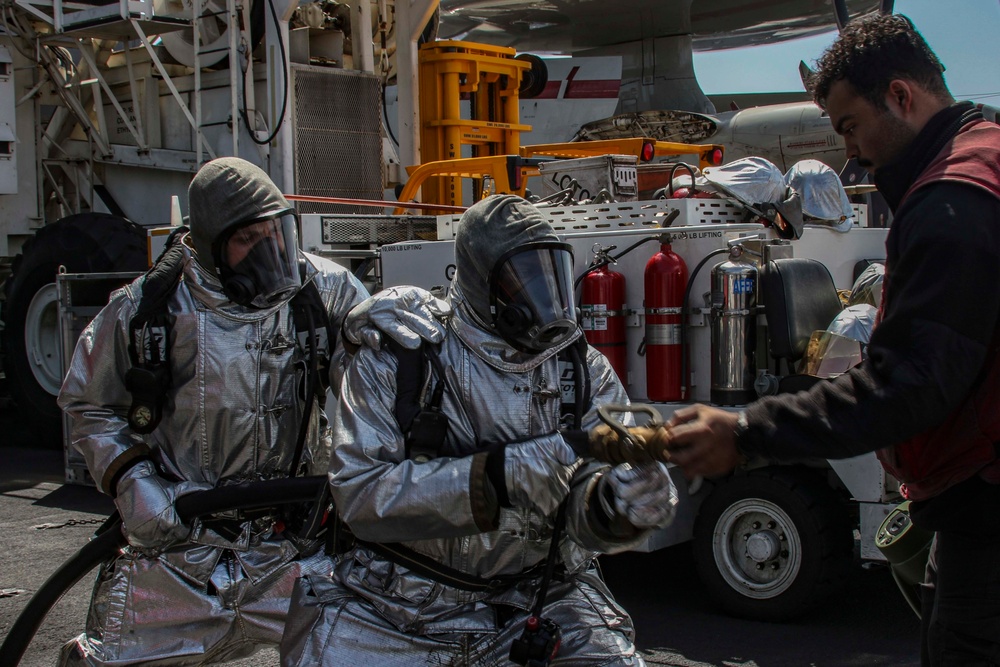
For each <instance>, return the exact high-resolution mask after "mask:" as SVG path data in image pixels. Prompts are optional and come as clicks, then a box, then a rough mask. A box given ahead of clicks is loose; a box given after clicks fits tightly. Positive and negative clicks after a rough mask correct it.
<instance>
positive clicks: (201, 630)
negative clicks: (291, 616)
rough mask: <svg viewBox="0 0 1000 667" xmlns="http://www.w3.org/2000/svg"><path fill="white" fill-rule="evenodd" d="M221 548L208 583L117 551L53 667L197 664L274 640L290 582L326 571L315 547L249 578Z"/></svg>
mask: <svg viewBox="0 0 1000 667" xmlns="http://www.w3.org/2000/svg"><path fill="white" fill-rule="evenodd" d="M232 553H233V552H224V555H223V557H222V558H220V559H219V562H218V564H217V565H216V566H215V569H214V571H213V573H212V576H211V578H210V579H209V583H208V585H207V586H198V585H194V584H193V583H192V581H191V580H190V579H189V578H186V577H184V576H182V574H181V573H180V572H178V571H177V570H176V569H174V568H172V567H170V566H169V565H167V564H165V563H164V562H163V561H162V560H160V559H157V558H146V557H143V556H122V557H120V558H118V559H116V560H114V561H112V562H110V563H108V564H106V565H105V566H104V569H102V571H101V572H100V574H99V575H98V578H97V583H96V584H95V586H94V594H93V598H92V601H91V607H90V613H89V615H88V618H87V630H86V632H85V633H84V634H81V635H80V636H78V637H76V638H75V639H73V640H71V641H69V642H67V643H66V644H65V645H64V646H63V649H62V654H61V656H60V665H200V664H206V663H212V662H220V661H223V660H232V659H235V658H240V657H244V656H248V655H250V654H251V653H253V652H254V651H256V650H257V649H258V648H260V647H262V646H267V645H270V646H276V645H277V644H278V642H279V640H280V639H281V634H282V631H283V630H284V625H285V615H286V612H287V610H288V601H289V599H290V597H291V594H292V588H293V585H294V582H295V580H296V579H297V578H298V577H300V576H303V575H310V574H318V573H321V572H324V571H328V570H329V560H328V559H327V558H326V557H325V556H324V555H323V553H322V552H320V553H317V554H314V555H312V556H309V557H305V558H302V559H299V560H294V561H292V562H290V563H286V564H285V565H283V566H281V567H279V568H278V569H276V570H274V571H272V572H270V573H268V574H267V575H266V576H265V577H263V578H261V579H258V580H254V579H252V578H251V577H250V576H249V575H247V574H246V573H245V572H244V571H243V569H242V568H241V567H240V565H239V561H238V560H237V559H236V558H234V557H231V556H232Z"/></svg>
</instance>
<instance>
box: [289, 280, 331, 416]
mask: <svg viewBox="0 0 1000 667" xmlns="http://www.w3.org/2000/svg"><path fill="white" fill-rule="evenodd" d="M291 306H292V321H293V323H294V324H295V336H296V338H297V340H298V344H299V347H300V348H301V349H302V350H303V351H304V352H305V353H306V355H307V356H308V355H312V354H313V353H314V352H315V353H316V354H318V355H319V375H320V381H319V382H317V383H316V384H317V386H316V387H315V390H316V393H317V397H318V398H319V400H320V405H323V404H324V403H325V401H326V390H327V388H328V386H329V378H330V360H331V357H333V349H334V347H335V346H336V344H337V332H336V330H335V329H334V328H333V322H332V321H331V320H330V313H329V312H328V311H327V309H326V304H324V303H323V296H322V295H321V294H320V293H319V287H317V286H316V282H315V281H312V280H310V281H309V282H308V283H306V284H305V285H304V286H303V287H302V289H300V290H299V291H298V293H296V295H295V296H294V297H292V301H291ZM317 325H318V326H317ZM310 336H312V337H313V340H312V341H310Z"/></svg>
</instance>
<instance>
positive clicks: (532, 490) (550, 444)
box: [486, 436, 581, 516]
mask: <svg viewBox="0 0 1000 667" xmlns="http://www.w3.org/2000/svg"><path fill="white" fill-rule="evenodd" d="M580 463H581V460H580V459H579V458H578V457H577V455H576V452H574V451H573V449H572V448H571V447H570V446H569V445H568V444H566V441H565V440H563V439H562V437H561V436H556V437H544V438H538V439H536V440H528V441H526V442H518V443H512V444H509V445H506V446H504V447H498V448H497V449H495V450H493V451H492V452H490V455H489V457H488V458H487V463H486V468H487V474H488V475H489V478H490V481H491V482H493V486H494V488H495V489H496V491H497V497H498V499H499V501H500V505H502V506H504V507H527V508H530V509H534V510H536V511H538V512H540V513H542V514H544V515H546V516H548V515H549V514H551V513H552V512H554V511H555V509H556V508H557V507H559V504H560V503H562V501H563V499H564V498H566V496H567V494H569V483H570V480H572V479H573V474H574V473H575V472H576V469H577V468H578V467H579V466H580ZM501 473H502V476H501Z"/></svg>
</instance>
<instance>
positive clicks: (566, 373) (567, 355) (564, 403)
mask: <svg viewBox="0 0 1000 667" xmlns="http://www.w3.org/2000/svg"><path fill="white" fill-rule="evenodd" d="M587 350H588V345H587V339H586V338H584V337H583V336H580V337H579V338H578V339H577V340H576V341H574V342H573V343H572V344H571V345H568V346H567V347H565V348H563V349H562V350H560V351H559V354H558V355H557V359H558V360H559V394H560V399H561V405H560V416H561V418H562V419H561V421H562V423H563V425H564V426H566V427H568V428H573V429H579V428H580V424H581V423H582V422H583V415H585V414H586V413H587V412H588V411H589V410H590V408H591V401H592V398H593V397H592V396H591V383H590V366H589V365H588V364H587Z"/></svg>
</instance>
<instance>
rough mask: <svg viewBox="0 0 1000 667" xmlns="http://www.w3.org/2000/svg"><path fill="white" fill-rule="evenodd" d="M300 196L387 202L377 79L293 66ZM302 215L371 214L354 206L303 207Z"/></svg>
mask: <svg viewBox="0 0 1000 667" xmlns="http://www.w3.org/2000/svg"><path fill="white" fill-rule="evenodd" d="M292 76H293V78H294V81H295V84H294V85H295V189H296V194H300V195H310V196H319V197H344V198H350V199H373V200H378V199H382V198H383V191H382V122H381V114H382V97H381V88H380V85H379V80H378V78H377V77H375V76H373V75H370V74H364V73H361V72H353V71H346V70H339V69H332V68H325V67H309V66H293V68H292ZM298 209H299V212H300V213H371V212H372V209H371V208H369V207H363V206H353V205H340V204H337V205H331V204H312V203H305V202H302V203H300V204H299V205H298Z"/></svg>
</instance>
